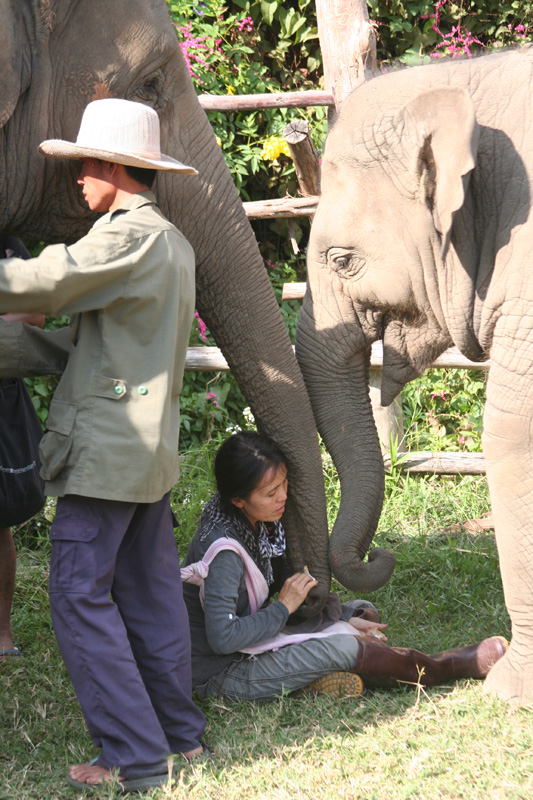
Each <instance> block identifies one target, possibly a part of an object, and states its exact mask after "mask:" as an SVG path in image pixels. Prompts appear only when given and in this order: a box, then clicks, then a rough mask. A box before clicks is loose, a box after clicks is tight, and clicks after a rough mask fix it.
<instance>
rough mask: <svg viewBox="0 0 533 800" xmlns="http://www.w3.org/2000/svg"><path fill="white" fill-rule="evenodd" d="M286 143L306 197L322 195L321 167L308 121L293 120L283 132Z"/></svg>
mask: <svg viewBox="0 0 533 800" xmlns="http://www.w3.org/2000/svg"><path fill="white" fill-rule="evenodd" d="M283 135H284V137H285V141H286V142H287V144H288V145H289V151H290V154H291V156H292V160H293V162H294V168H295V170H296V177H297V178H298V183H299V184H300V189H301V191H302V194H303V195H304V197H312V196H313V195H317V194H319V193H320V167H319V160H318V153H317V151H316V150H315V146H314V144H313V142H312V139H311V137H310V135H309V123H308V121H307V120H306V119H293V120H292V122H289V124H288V125H286V126H285V128H284V130H283Z"/></svg>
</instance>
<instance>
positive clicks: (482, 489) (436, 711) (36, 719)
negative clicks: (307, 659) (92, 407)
mask: <svg viewBox="0 0 533 800" xmlns="http://www.w3.org/2000/svg"><path fill="white" fill-rule="evenodd" d="M209 463H210V453H209V452H206V451H203V452H201V453H199V454H194V455H192V456H191V457H190V458H189V459H187V460H186V461H185V462H184V465H183V475H182V481H181V482H180V486H179V487H178V488H177V489H176V490H175V492H174V503H175V508H176V511H177V515H178V517H179V519H180V522H181V523H182V524H181V527H180V529H179V532H178V540H179V546H180V551H181V553H182V555H183V554H184V550H185V548H186V545H187V541H188V539H189V538H190V536H191V535H192V533H193V531H194V527H195V525H196V522H197V520H198V516H199V513H200V512H201V508H202V503H203V502H204V501H205V500H206V499H207V497H208V495H209V491H210V467H209ZM326 467H327V468H326V477H327V481H328V496H329V500H328V502H329V505H330V507H331V508H332V509H334V508H335V505H336V504H338V486H337V485H336V482H335V476H334V474H333V473H332V472H331V469H330V467H328V465H326ZM488 509H489V501H488V495H487V491H486V485H485V481H484V479H483V478H463V479H459V478H456V479H449V478H440V479H439V478H434V479H422V478H412V477H411V478H405V477H402V476H401V475H396V476H394V478H393V479H389V481H388V488H387V497H386V502H385V507H384V511H383V516H382V520H381V524H380V529H379V530H380V532H379V533H378V535H377V536H376V543H378V544H380V545H382V546H387V547H390V548H391V549H393V550H394V552H395V553H396V557H397V567H396V570H395V573H394V575H393V577H392V579H391V581H390V582H389V583H388V584H387V586H385V587H383V588H382V589H381V590H379V591H377V592H375V593H374V594H373V595H371V596H370V597H371V599H372V600H373V601H374V602H375V603H376V605H378V607H379V608H380V610H381V612H382V614H383V616H384V618H385V620H386V621H387V622H388V623H389V628H388V635H389V643H390V644H393V645H394V644H397V645H408V646H414V647H417V648H419V649H423V650H426V651H429V652H435V651H437V650H439V649H442V648H443V647H448V646H452V645H464V644H468V643H470V642H473V641H476V640H478V639H481V638H483V637H485V636H488V635H491V634H495V633H500V634H503V635H506V636H509V634H510V629H509V621H508V617H507V614H506V611H505V606H504V602H503V595H502V588H501V581H500V576H499V571H498V560H497V553H496V547H495V541H494V536H493V534H492V533H491V532H485V533H482V534H467V533H464V532H460V533H455V534H453V535H450V534H448V535H447V534H445V533H443V531H444V529H445V528H446V527H447V526H449V525H451V524H453V523H457V522H461V521H466V520H468V519H471V518H473V517H476V516H479V514H481V513H483V512H485V511H487V510H488ZM35 525H36V523H34V529H33V530H34V533H33V534H31V535H30V534H28V533H26V534H24V536H23V537H22V536H20V537H19V559H18V574H17V587H16V597H15V604H14V614H13V623H14V629H15V637H16V641H17V643H18V644H20V645H21V646H22V648H23V651H24V656H23V658H22V659H20V660H18V661H12V662H10V663H9V664H7V665H4V666H2V667H0V742H1V744H0V774H1V776H2V780H1V781H0V800H8V799H9V800H11V799H12V798H17V800H19V799H20V800H41V799H42V800H45V799H46V800H55V799H56V798H57V799H58V800H62V799H63V798H70V799H71V800H75V798H81V797H82V793H81V792H78V791H76V790H75V789H72V788H71V787H69V786H68V784H67V783H66V779H65V775H66V771H67V767H68V765H69V764H71V763H77V762H80V761H83V760H87V759H88V758H91V757H93V756H94V755H95V751H94V749H93V747H92V744H91V742H90V739H89V737H88V734H87V733H86V730H85V726H84V722H83V718H82V715H81V712H80V709H79V706H78V704H77V701H76V698H75V696H74V693H73V690H72V687H71V684H70V680H69V678H68V676H67V673H66V670H65V668H64V666H63V664H62V661H61V658H60V656H59V653H58V650H57V646H56V643H55V639H54V635H53V631H52V627H51V623H50V616H49V610H48V600H47V586H46V584H47V573H48V545H47V544H46V541H45V539H44V537H43V536H42V534H39V536H37V538H36V534H35V531H36V530H37V531H38V530H40V529H36V528H35ZM43 526H44V523H43ZM44 527H45V526H44ZM21 534H22V532H21ZM36 541H37V545H36V544H35V542H36ZM36 546H37V548H38V549H32V548H35V547H36ZM340 591H341V594H342V596H343V598H347V597H349V596H350V594H349V593H348V592H347V591H346V590H340ZM200 705H201V707H202V709H203V710H204V711H205V713H206V716H207V719H208V728H207V732H206V738H207V740H208V742H209V744H210V745H211V746H213V747H214V749H215V751H216V759H215V761H214V762H213V763H212V764H209V765H207V766H204V767H199V768H196V769H195V770H193V769H192V768H187V770H186V771H184V772H182V774H181V778H180V780H179V782H178V784H176V785H174V786H173V787H172V788H165V789H160V790H154V791H153V792H152V793H148V794H147V795H145V796H146V797H152V798H154V800H155V799H156V798H158V800H161V799H162V798H174V800H181V798H186V797H187V798H194V799H195V800H204V798H205V799H206V800H207V799H208V798H209V799H211V798H216V800H240V798H242V800H251V799H252V798H253V800H256V799H257V800H263V799H264V800H289V798H290V800H293V798H306V799H307V798H309V800H311V799H312V800H317V798H318V799H320V800H337V798H347V799H348V800H359V799H360V798H365V799H366V798H368V799H372V800H374V799H375V800H400V799H401V798H417V799H418V798H420V800H427V799H428V798H450V799H451V798H465V800H466V798H468V800H477V798H479V800H487V799H488V798H490V800H492V799H493V798H494V799H495V800H496V799H497V800H500V799H501V800H504V798H505V800H509V799H511V800H513V799H514V798H529V797H531V796H533V713H532V712H531V711H528V710H525V709H512V708H509V707H507V706H505V705H503V704H501V703H499V702H498V701H496V700H494V699H492V698H490V697H487V696H486V695H485V694H484V693H483V691H482V686H481V684H480V683H479V682H475V681H473V682H469V681H462V682H459V683H457V684H453V685H450V686H446V687H438V688H435V689H431V690H421V689H420V690H417V689H416V688H413V689H407V688H405V689H398V690H390V691H379V692H378V691H376V692H369V693H368V695H367V696H366V697H364V698H362V699H359V700H351V699H342V700H332V699H330V698H312V699H310V698H291V697H283V698H281V699H280V700H279V701H277V702H275V703H272V704H268V705H252V704H249V705H245V704H236V705H233V704H230V703H228V702H226V701H220V700H209V701H201V703H200ZM96 796H98V797H114V796H118V795H117V794H116V792H115V791H114V790H113V789H112V788H107V789H104V790H101V791H99V792H97V793H96Z"/></svg>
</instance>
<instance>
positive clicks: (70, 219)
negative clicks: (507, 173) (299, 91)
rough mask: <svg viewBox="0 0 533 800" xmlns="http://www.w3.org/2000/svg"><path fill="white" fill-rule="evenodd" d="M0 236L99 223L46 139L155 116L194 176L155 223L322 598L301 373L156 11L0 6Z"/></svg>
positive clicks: (159, 5)
mask: <svg viewBox="0 0 533 800" xmlns="http://www.w3.org/2000/svg"><path fill="white" fill-rule="evenodd" d="M0 11H1V15H2V32H1V34H0V42H1V49H0V127H1V131H0V186H1V187H2V198H3V201H2V203H1V204H0V230H2V231H4V232H6V233H11V234H14V235H16V236H20V237H22V238H25V239H33V240H44V241H46V242H50V243H51V242H60V241H65V242H67V243H68V242H72V241H74V240H76V239H78V238H79V237H81V236H82V235H84V234H85V233H86V231H87V230H88V228H89V227H90V226H91V224H92V223H93V221H94V218H93V217H92V216H91V213H90V212H89V211H88V209H87V206H86V204H85V203H84V201H83V198H82V195H81V192H80V188H79V187H78V186H77V185H76V177H77V174H78V171H79V166H77V165H76V164H75V162H70V161H64V162H62V161H56V160H52V159H45V158H43V157H42V156H41V155H39V153H38V145H39V143H40V142H42V141H43V140H45V139H54V138H62V139H69V140H71V141H74V140H75V139H76V135H77V131H78V128H79V124H80V120H81V116H82V112H83V110H84V108H85V106H86V105H87V103H89V101H91V100H95V99H99V98H104V97H121V98H126V99H129V100H137V101H141V102H144V103H147V104H149V105H151V106H152V107H153V108H155V109H156V111H157V112H158V114H159V117H160V121H161V136H162V141H161V146H162V151H163V152H165V153H168V154H169V155H171V156H174V157H176V158H177V159H179V160H181V161H183V162H185V163H187V164H192V165H193V166H194V167H196V169H197V170H198V176H197V177H196V176H186V177H183V176H177V177H176V176H170V177H169V176H168V175H164V174H159V175H158V178H157V184H156V194H157V196H158V200H159V203H160V206H161V208H162V210H163V212H164V213H165V214H166V215H167V216H168V217H169V218H170V219H171V220H172V222H174V223H175V224H176V225H177V226H178V228H180V229H181V230H182V231H183V233H184V234H185V236H186V237H187V238H188V239H189V241H190V242H191V244H192V246H193V248H194V251H195V254H196V261H197V307H198V310H199V312H200V315H201V317H202V318H203V319H205V321H206V322H207V324H208V326H209V328H210V330H211V331H212V333H213V335H214V337H215V340H216V342H217V344H218V345H219V347H220V348H221V349H222V351H223V353H224V355H225V356H226V359H227V361H228V363H229V365H230V367H231V370H232V372H233V373H234V375H235V376H236V378H237V381H238V382H239V385H240V387H241V389H242V391H243V392H244V394H245V396H246V398H247V400H248V402H249V404H250V406H251V408H252V410H253V413H254V415H255V417H256V419H257V420H258V423H259V426H260V428H261V429H262V430H263V431H265V432H267V433H269V434H270V435H272V436H273V437H275V439H276V440H277V442H278V443H279V445H280V446H281V448H282V449H283V450H284V452H285V453H286V454H287V457H288V460H289V464H290V473H291V491H290V498H289V502H288V504H287V512H286V515H285V524H286V528H287V534H288V541H289V548H290V553H291V556H292V559H293V562H294V564H295V566H296V567H302V566H303V565H304V564H308V565H309V569H310V570H311V572H312V574H313V575H315V576H316V577H317V578H318V579H319V580H320V584H319V587H317V589H316V590H315V592H314V594H313V596H312V597H311V599H310V600H309V603H308V605H307V610H308V613H313V611H315V610H316V609H317V608H318V607H320V605H321V604H322V603H323V601H324V600H325V598H326V596H327V592H328V589H329V582H330V573H329V567H328V561H327V549H328V539H327V520H326V504H325V496H324V486H323V478H322V469H321V459H320V450H319V446H318V437H317V435H316V427H315V423H314V419H313V414H312V411H311V407H310V404H309V400H308V397H307V394H306V391H305V386H304V383H303V380H302V376H301V373H300V370H299V368H298V365H297V362H296V359H295V357H294V353H293V351H292V348H291V344H290V341H289V338H288V336H287V333H286V331H285V327H284V324H283V320H282V317H281V314H280V312H279V308H278V306H277V304H276V300H275V297H274V294H273V292H272V289H271V286H270V283H269V280H268V275H267V273H266V270H265V268H264V264H263V261H262V258H261V256H260V253H259V249H258V247H257V243H256V240H255V237H254V234H253V231H252V229H251V226H250V224H249V222H248V220H247V219H246V216H245V214H244V210H243V207H242V203H241V202H240V200H239V197H238V194H237V191H236V190H235V187H234V186H233V183H232V180H231V175H230V173H229V170H228V169H227V167H226V165H225V162H224V158H223V156H222V153H221V151H220V148H219V147H218V145H217V143H216V140H215V137H214V135H213V132H212V129H211V126H210V124H209V122H208V119H207V117H206V115H205V113H204V112H203V110H202V109H201V107H200V105H199V102H198V99H197V96H196V94H195V91H194V88H193V85H192V82H191V79H190V76H189V73H188V71H187V67H186V64H185V61H184V58H183V57H182V54H181V49H180V47H179V43H178V41H177V38H176V33H175V30H174V28H173V27H172V24H171V22H170V18H169V15H168V12H167V7H166V4H165V2H164V0H112V2H109V0H90V2H80V0H0Z"/></svg>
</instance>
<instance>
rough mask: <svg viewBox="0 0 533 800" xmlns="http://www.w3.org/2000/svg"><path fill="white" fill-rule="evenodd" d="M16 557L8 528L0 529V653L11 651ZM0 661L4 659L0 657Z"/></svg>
mask: <svg viewBox="0 0 533 800" xmlns="http://www.w3.org/2000/svg"><path fill="white" fill-rule="evenodd" d="M16 563H17V555H16V552H15V545H14V543H13V537H12V535H11V531H10V529H9V528H0V653H3V652H4V650H12V649H13V632H12V630H11V605H12V603H13V592H14V589H15V570H16ZM0 660H1V661H3V660H4V659H3V658H2V657H1V656H0Z"/></svg>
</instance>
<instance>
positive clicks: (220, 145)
mask: <svg viewBox="0 0 533 800" xmlns="http://www.w3.org/2000/svg"><path fill="white" fill-rule="evenodd" d="M215 139H216V143H217V144H218V146H219V147H222V139H221V138H220V136H215Z"/></svg>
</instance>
